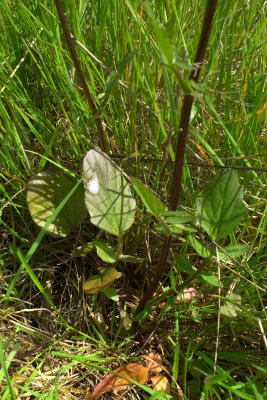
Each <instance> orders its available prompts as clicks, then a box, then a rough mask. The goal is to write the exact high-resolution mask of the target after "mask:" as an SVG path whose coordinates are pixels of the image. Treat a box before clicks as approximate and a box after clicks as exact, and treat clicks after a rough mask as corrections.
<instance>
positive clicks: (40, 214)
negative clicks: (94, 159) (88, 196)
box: [26, 172, 88, 237]
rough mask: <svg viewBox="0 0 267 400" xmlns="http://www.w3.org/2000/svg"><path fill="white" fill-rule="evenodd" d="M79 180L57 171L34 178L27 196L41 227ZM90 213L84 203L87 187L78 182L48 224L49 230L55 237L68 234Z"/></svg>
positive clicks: (43, 173) (33, 214)
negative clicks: (77, 185) (71, 193)
mask: <svg viewBox="0 0 267 400" xmlns="http://www.w3.org/2000/svg"><path fill="white" fill-rule="evenodd" d="M76 183H77V182H73V181H71V180H70V179H69V178H67V177H65V176H64V175H59V174H56V173H54V172H42V173H39V174H37V175H35V176H33V177H32V178H31V180H30V181H29V183H28V186H27V194H26V199H27V203H28V207H29V210H30V213H31V216H32V218H33V220H34V222H35V223H36V224H37V225H38V226H39V227H40V228H42V227H43V226H44V225H45V223H46V222H47V220H48V219H49V217H51V215H52V214H53V212H54V211H55V209H56V208H57V207H58V205H59V204H60V203H61V202H62V200H64V198H65V197H66V196H67V195H68V194H69V192H70V191H71V190H72V189H73V187H74V186H75V185H76ZM87 215H88V213H87V210H86V208H85V205H84V189H83V187H82V185H79V187H78V188H77V190H76V191H75V192H74V193H73V195H72V196H71V198H70V199H69V200H68V202H67V203H66V204H65V206H64V207H63V208H62V210H61V211H60V213H59V214H58V215H57V217H56V218H55V219H54V221H53V222H52V224H50V226H49V227H48V230H47V233H49V234H51V235H52V236H55V237H64V236H67V235H68V234H69V233H70V232H71V231H72V230H73V229H74V228H75V227H78V226H79V225H80V224H81V223H82V222H83V220H84V219H85V218H86V216H87Z"/></svg>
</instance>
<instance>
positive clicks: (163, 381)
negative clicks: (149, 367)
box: [151, 375, 170, 394]
mask: <svg viewBox="0 0 267 400" xmlns="http://www.w3.org/2000/svg"><path fill="white" fill-rule="evenodd" d="M151 381H152V385H153V389H154V390H156V391H158V390H165V392H166V393H167V394H170V382H169V381H168V379H167V378H166V376H164V375H157V376H152V377H151Z"/></svg>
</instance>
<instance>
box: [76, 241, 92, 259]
mask: <svg viewBox="0 0 267 400" xmlns="http://www.w3.org/2000/svg"><path fill="white" fill-rule="evenodd" d="M93 248H94V246H93V244H92V243H87V244H86V245H84V246H79V247H77V249H75V250H74V252H73V257H85V256H87V254H88V253H91V251H92V250H93Z"/></svg>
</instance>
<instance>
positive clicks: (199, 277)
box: [0, 0, 267, 400]
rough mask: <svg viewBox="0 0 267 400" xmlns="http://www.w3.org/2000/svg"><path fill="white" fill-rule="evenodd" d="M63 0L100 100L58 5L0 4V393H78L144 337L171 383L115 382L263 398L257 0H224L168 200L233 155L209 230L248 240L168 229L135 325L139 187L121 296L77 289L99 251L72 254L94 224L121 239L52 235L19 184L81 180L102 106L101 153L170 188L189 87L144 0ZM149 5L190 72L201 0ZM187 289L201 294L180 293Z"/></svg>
mask: <svg viewBox="0 0 267 400" xmlns="http://www.w3.org/2000/svg"><path fill="white" fill-rule="evenodd" d="M62 4H63V8H64V11H65V15H66V18H67V21H68V25H69V29H70V32H71V34H72V35H73V38H72V40H73V43H74V45H75V49H76V52H77V55H78V58H79V61H80V64H81V69H82V71H83V73H84V75H85V77H86V81H87V84H88V87H89V90H90V93H91V96H92V99H93V102H94V104H95V105H96V107H97V109H98V114H97V115H96V114H95V113H94V112H92V111H91V110H90V108H89V106H88V101H87V98H86V96H85V94H84V91H83V88H82V85H81V83H80V80H79V78H78V76H77V69H76V68H75V67H74V64H73V60H72V57H71V56H70V53H69V49H68V46H67V43H66V39H65V36H64V34H63V31H62V27H61V24H60V21H59V18H58V13H57V9H56V7H55V5H54V3H53V2H51V1H46V0H44V1H39V0H34V1H29V0H25V1H23V2H22V1H19V0H13V1H9V0H2V1H1V3H0V24H1V29H0V49H1V55H0V57H1V69H0V142H1V147H0V160H1V165H0V175H1V181H0V185H1V186H0V187H1V199H0V201H1V204H0V223H1V225H0V229H1V238H0V246H1V254H0V304H1V309H0V363H1V370H0V398H1V399H20V398H27V399H35V398H38V399H44V398H45V399H84V398H85V396H86V395H87V394H88V392H92V391H93V390H94V388H95V387H96V385H97V384H98V383H99V381H101V380H102V379H103V378H104V376H106V372H108V371H109V372H110V371H112V370H115V369H116V368H118V367H120V366H121V365H122V364H126V363H132V362H136V361H138V362H140V360H142V358H141V356H142V355H144V354H147V352H149V350H150V349H153V350H155V351H157V352H158V353H160V354H161V356H162V358H163V360H164V365H166V366H167V375H166V376H168V379H169V380H170V382H171V395H167V394H164V392H159V393H158V394H156V393H154V392H153V390H152V389H151V387H150V386H149V385H148V386H147V387H145V386H143V385H139V386H141V387H138V385H137V386H134V387H131V388H128V389H127V391H126V392H125V393H124V394H123V395H122V397H123V398H125V399H168V398H169V399H170V398H173V399H177V398H184V399H188V400H189V399H190V400H194V399H229V400H230V399H248V400H253V399H259V400H263V399H267V393H266V391H265V384H266V381H265V379H266V367H265V365H264V358H265V357H266V350H267V340H266V336H265V334H264V328H265V327H266V313H265V307H266V300H265V299H264V294H265V290H266V287H265V286H264V280H265V277H266V206H267V205H266V186H265V184H266V154H267V151H266V150H267V149H266V125H265V115H266V114H265V110H266V81H265V75H266V52H265V48H264V45H265V37H264V34H265V33H266V18H264V17H265V15H264V1H259V0H256V1H247V0H241V1H232V0H225V1H219V2H218V5H217V9H216V13H215V19H214V23H213V26H212V30H211V33H210V37H209V42H208V47H207V51H206V54H205V63H204V65H203V66H202V70H201V75H200V79H199V82H198V84H199V86H198V88H197V89H195V93H194V104H193V108H192V112H191V118H190V119H191V120H190V128H189V135H188V138H187V149H186V153H185V159H184V167H183V174H182V190H181V193H180V197H179V207H181V208H182V209H183V210H185V211H186V212H189V213H195V210H196V202H197V198H198V197H200V196H201V195H202V194H203V191H204V189H205V187H206V186H207V184H208V183H210V182H211V180H212V179H213V178H214V177H215V175H216V174H217V173H218V172H219V171H221V170H224V169H227V170H228V169H232V170H236V171H237V173H238V177H239V181H240V183H241V184H242V185H243V187H244V188H245V193H244V198H243V203H244V205H245V206H246V208H247V213H246V215H245V216H244V218H243V219H242V221H241V223H239V225H238V227H237V228H236V229H235V230H234V231H233V232H231V233H230V234H229V235H227V236H226V237H224V238H223V239H222V240H221V241H220V245H221V246H222V247H226V246H234V245H237V246H241V245H242V246H244V245H245V248H246V251H245V252H243V253H242V254H241V255H240V254H239V255H237V256H236V259H235V257H234V259H233V258H228V259H227V260H224V261H220V262H218V260H217V259H218V254H217V258H216V253H212V254H208V255H207V253H204V250H203V246H204V245H207V246H206V247H205V249H207V248H208V249H209V248H211V247H210V245H211V241H210V238H207V236H206V235H205V232H204V231H203V229H200V226H199V225H198V224H197V226H196V228H197V231H196V232H195V233H194V239H195V240H198V242H194V239H192V238H191V236H190V232H187V231H185V232H183V233H181V234H174V235H173V236H172V239H171V243H170V251H169V254H168V258H167V261H166V273H165V274H163V276H162V279H161V281H160V285H159V287H158V288H157V290H156V291H155V293H154V296H155V297H154V298H153V301H152V303H151V304H150V305H151V307H150V308H149V310H148V312H147V314H145V315H143V317H142V318H140V319H139V324H138V328H136V329H135V330H133V329H127V326H126V324H124V323H123V321H125V319H124V320H123V318H122V319H120V318H119V315H120V316H122V315H123V314H124V316H125V314H126V312H127V315H128V316H130V317H132V316H133V314H134V311H135V310H136V307H137V305H138V302H139V300H140V298H141V297H142V293H143V292H145V291H146V290H147V288H148V287H149V284H150V283H151V280H152V279H153V276H154V275H155V270H156V266H157V264H158V261H159V258H160V254H161V249H162V245H163V242H162V236H161V234H160V233H159V232H158V231H157V230H156V229H155V224H154V219H153V217H152V216H151V214H149V213H148V212H147V209H146V207H144V205H143V203H142V202H141V200H140V198H139V197H138V196H136V200H137V213H136V216H135V222H134V225H133V227H132V228H131V230H129V232H128V233H127V234H126V235H125V237H124V243H123V246H124V254H130V255H133V256H134V257H139V258H141V259H142V261H140V262H139V263H137V264H135V263H131V262H129V263H127V264H123V265H122V266H120V271H121V273H122V274H123V279H122V280H120V281H119V283H118V284H117V283H116V285H117V289H118V290H119V291H120V294H121V295H122V296H126V299H125V302H123V303H120V302H119V303H118V302H117V304H116V303H115V302H113V301H112V300H107V299H106V300H104V297H103V296H102V295H99V294H94V295H86V294H85V293H84V291H83V289H82V287H83V283H84V281H85V280H86V279H87V278H88V277H89V276H91V275H94V274H96V273H97V271H98V268H99V266H106V264H105V263H104V262H103V261H102V260H100V259H99V257H98V256H97V254H96V253H94V252H93V253H90V254H88V255H87V256H85V257H75V256H74V253H75V250H76V249H77V247H78V246H80V245H81V240H83V239H85V242H91V241H92V240H94V239H96V238H98V237H99V235H102V236H101V238H105V239H107V240H108V241H109V243H110V244H111V245H115V244H116V241H115V239H114V237H113V236H112V235H109V234H105V233H100V232H99V230H98V229H97V228H96V227H95V226H94V225H92V224H91V223H90V220H89V218H87V219H86V220H85V222H83V224H82V225H81V226H80V227H79V229H78V231H77V232H74V233H71V234H70V235H68V236H67V237H64V238H57V239H55V238H53V237H51V236H49V235H47V234H45V231H44V230H41V231H40V229H39V228H38V227H37V226H36V225H35V223H34V222H33V220H32V218H31V216H30V213H29V210H28V207H27V203H26V193H25V192H26V186H27V182H28V181H29V180H30V178H31V176H32V175H33V174H35V173H40V172H42V171H49V172H56V173H57V174H61V175H64V176H66V177H69V178H73V179H76V180H79V179H81V175H82V174H81V168H82V161H83V158H84V156H85V154H86V153H87V152H88V150H90V149H92V148H93V146H100V147H101V138H100V137H99V129H98V128H97V124H96V119H97V117H101V118H102V120H103V121H104V129H105V131H106V136H105V137H104V140H105V146H106V151H107V154H108V155H109V156H110V157H111V158H112V159H113V160H114V161H115V162H116V164H117V165H119V166H120V167H121V169H122V170H123V171H124V172H125V173H126V174H127V175H128V176H133V177H137V178H138V179H140V180H141V181H142V182H143V183H145V184H146V185H147V186H148V187H149V188H150V189H151V190H152V191H154V192H155V193H156V194H157V196H158V197H159V198H160V199H161V201H162V202H163V203H164V204H165V205H166V204H168V201H169V196H170V187H171V178H172V173H173V165H174V154H175V147H176V143H177V140H178V134H177V131H178V127H179V121H180V116H181V109H182V104H183V99H184V92H183V90H182V89H181V85H180V83H179V81H178V80H177V76H175V74H173V73H172V72H171V71H170V70H169V69H168V68H167V67H166V66H164V65H163V64H162V62H161V57H160V51H159V46H158V42H157V39H156V36H155V31H154V29H153V24H152V22H151V16H150V15H149V13H148V11H147V8H145V7H144V3H143V1H142V0H132V1H130V0H125V1H118V0H114V1H108V0H100V1H92V2H88V1H86V0H78V1H76V2H73V1H70V0H64V1H63V2H62ZM150 6H151V10H152V12H153V15H154V16H155V19H156V21H157V23H158V24H164V25H165V27H166V28H167V32H168V35H169V37H170V38H171V40H172V43H173V45H174V47H175V49H176V53H177V58H178V60H179V61H180V73H181V76H182V77H188V76H189V73H190V71H187V70H186V69H183V68H182V67H183V66H186V65H188V64H189V65H192V63H193V60H194V57H195V53H196V49H197V47H198V43H199V37H200V33H201V28H202V23H203V17H204V10H205V6H206V2H204V1H202V0H197V1H192V0H189V1H184V0H182V1H175V0H170V1H167V0H157V1H154V0H153V1H152V0H151V2H150ZM129 54H132V57H131V61H130V62H129V63H126V64H127V65H126V64H125V65H124V64H123V63H122V61H123V60H125V56H127V55H129ZM183 63H184V64H183ZM102 145H103V143H102ZM81 238H83V239H81ZM190 238H191V239H190ZM196 243H197V244H196ZM218 265H219V266H218ZM218 278H219V279H218ZM119 285H120V286H119ZM188 287H193V288H194V290H196V293H197V296H195V297H194V299H193V300H192V301H191V302H187V301H185V300H181V301H180V302H179V301H177V299H178V298H179V296H180V299H182V297H181V296H182V292H183V290H184V289H185V288H188ZM218 293H219V294H218ZM177 296H178V297H177ZM198 296H199V297H198ZM121 305H122V308H121V309H120V308H119V307H121ZM219 311H220V314H221V318H220V324H218V312H219ZM170 377H171V378H172V379H170ZM157 396H158V397H157ZM160 396H161V397H160ZM171 396H172V397H171ZM102 398H103V399H112V398H114V395H113V394H110V393H105V394H104V395H103V396H102Z"/></svg>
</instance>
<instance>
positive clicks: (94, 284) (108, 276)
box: [83, 267, 122, 294]
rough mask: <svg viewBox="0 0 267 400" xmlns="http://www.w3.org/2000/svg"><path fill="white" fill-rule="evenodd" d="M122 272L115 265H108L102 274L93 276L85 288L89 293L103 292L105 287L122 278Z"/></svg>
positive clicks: (84, 285) (85, 284)
mask: <svg viewBox="0 0 267 400" xmlns="http://www.w3.org/2000/svg"><path fill="white" fill-rule="evenodd" d="M121 275H122V273H121V272H118V271H117V270H116V269H115V268H113V267H108V268H105V269H104V272H103V273H101V274H100V275H94V276H91V278H89V279H88V280H87V281H86V282H85V283H84V284H83V290H84V291H85V292H86V293H88V294H95V293H98V292H101V291H102V290H103V289H105V288H107V287H108V286H110V285H112V283H113V282H114V281H115V280H116V279H118V278H120V277H121Z"/></svg>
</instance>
